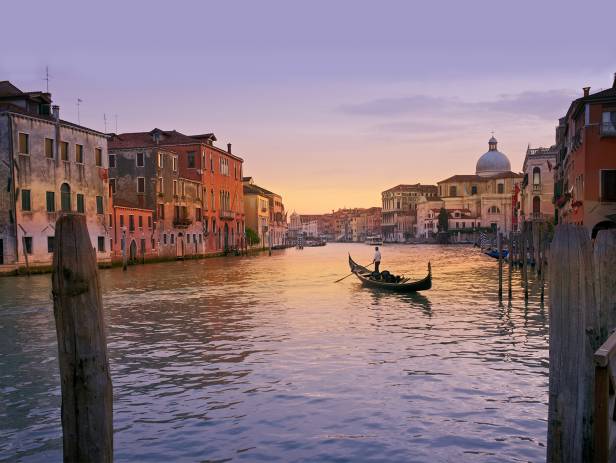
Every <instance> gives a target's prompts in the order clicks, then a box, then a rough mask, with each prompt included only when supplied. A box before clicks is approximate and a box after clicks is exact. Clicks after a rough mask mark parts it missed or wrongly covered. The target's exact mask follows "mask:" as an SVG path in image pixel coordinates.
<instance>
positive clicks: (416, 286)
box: [349, 254, 432, 293]
mask: <svg viewBox="0 0 616 463" xmlns="http://www.w3.org/2000/svg"><path fill="white" fill-rule="evenodd" d="M349 267H350V268H351V272H353V273H354V274H355V276H356V277H357V278H359V281H361V282H362V284H363V285H364V286H367V287H369V288H380V289H387V290H391V291H397V292H401V293H414V292H417V291H427V290H429V289H430V288H432V267H431V265H430V263H428V275H427V276H426V277H425V278H422V279H421V280H416V281H411V280H410V278H404V277H399V276H394V275H391V274H390V273H389V272H387V271H383V272H380V273H377V272H372V271H371V270H369V269H367V268H366V267H363V266H361V265H359V264H358V263H357V262H355V261H354V260H353V259H352V258H351V255H350V254H349Z"/></svg>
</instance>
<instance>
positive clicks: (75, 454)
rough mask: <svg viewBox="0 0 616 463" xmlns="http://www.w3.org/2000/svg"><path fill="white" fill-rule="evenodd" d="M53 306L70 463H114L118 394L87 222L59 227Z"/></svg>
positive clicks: (67, 220)
mask: <svg viewBox="0 0 616 463" xmlns="http://www.w3.org/2000/svg"><path fill="white" fill-rule="evenodd" d="M55 241H56V242H55V251H54V256H53V275H52V284H53V300H54V316H55V319H56V333H57V336H58V360H59V363H60V379H61V388H62V433H63V449H64V461H65V462H75V461H80V462H81V461H84V462H86V461H87V462H111V461H113V412H112V407H113V404H112V402H113V392H112V386H111V376H110V374H109V360H108V356H107V340H106V335H105V325H104V319H103V303H102V297H101V288H100V282H99V278H98V268H97V265H96V255H95V253H94V250H93V248H92V245H91V243H90V237H89V235H88V229H87V226H86V220H85V217H84V216H81V215H63V216H62V217H60V219H58V221H57V223H56V239H55Z"/></svg>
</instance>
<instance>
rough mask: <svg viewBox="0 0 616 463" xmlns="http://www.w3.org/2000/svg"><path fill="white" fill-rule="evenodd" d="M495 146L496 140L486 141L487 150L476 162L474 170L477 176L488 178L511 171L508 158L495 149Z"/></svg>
mask: <svg viewBox="0 0 616 463" xmlns="http://www.w3.org/2000/svg"><path fill="white" fill-rule="evenodd" d="M497 144H498V142H497V141H496V138H494V137H492V138H490V141H488V146H489V150H488V151H487V152H486V153H484V154H483V155H482V156H481V157H480V158H479V160H478V161H477V167H476V168H475V173H476V174H477V175H481V176H482V177H490V176H491V175H495V174H500V173H501V172H509V171H510V170H511V163H510V162H509V158H508V157H507V156H506V155H505V154H504V153H501V152H500V151H498V149H496V146H497Z"/></svg>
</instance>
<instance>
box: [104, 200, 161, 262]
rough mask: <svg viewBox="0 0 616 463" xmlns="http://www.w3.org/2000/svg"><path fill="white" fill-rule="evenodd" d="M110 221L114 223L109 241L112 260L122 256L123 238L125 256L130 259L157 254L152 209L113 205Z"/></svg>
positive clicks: (146, 257)
mask: <svg viewBox="0 0 616 463" xmlns="http://www.w3.org/2000/svg"><path fill="white" fill-rule="evenodd" d="M110 222H111V223H113V224H114V227H113V237H112V238H111V242H110V246H111V250H112V253H113V254H112V257H113V259H114V260H120V259H122V257H123V255H122V241H123V240H124V241H125V243H126V256H127V259H128V260H130V261H138V260H142V259H148V258H151V257H157V256H158V235H157V234H156V230H155V229H154V211H153V210H151V209H140V208H136V207H126V206H114V207H113V215H112V217H111V218H110Z"/></svg>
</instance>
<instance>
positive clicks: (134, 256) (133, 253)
mask: <svg viewBox="0 0 616 463" xmlns="http://www.w3.org/2000/svg"><path fill="white" fill-rule="evenodd" d="M130 261H131V262H136V261H137V243H135V240H132V241H131V242H130Z"/></svg>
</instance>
